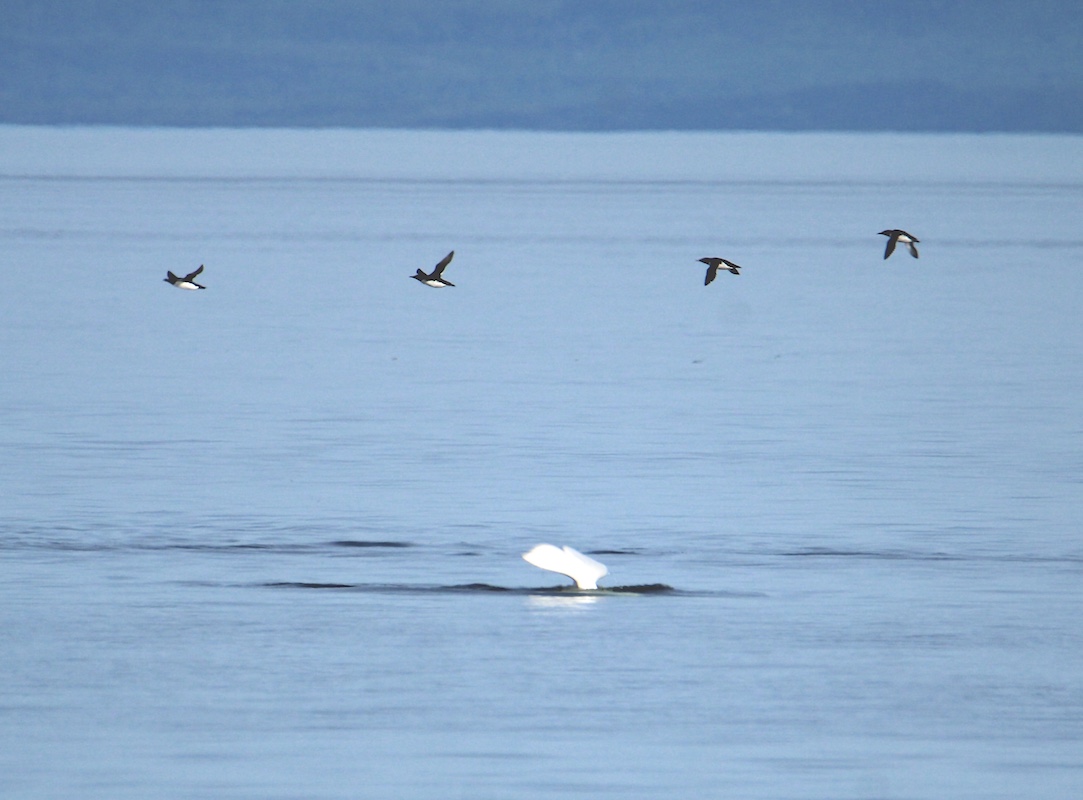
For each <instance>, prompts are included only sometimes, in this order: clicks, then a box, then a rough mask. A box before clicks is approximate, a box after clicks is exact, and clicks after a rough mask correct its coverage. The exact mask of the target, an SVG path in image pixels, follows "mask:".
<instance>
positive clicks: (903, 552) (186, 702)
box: [0, 128, 1083, 799]
mask: <svg viewBox="0 0 1083 800" xmlns="http://www.w3.org/2000/svg"><path fill="white" fill-rule="evenodd" d="M1081 211H1083V139H1080V138H1078V137H1075V138H1073V137H1006V136H890V135H866V136H846V135H752V134H748V135H706V134H704V135H696V134H649V135H631V134H626V135H556V134H514V133H480V132H479V133H409V132H384V133H376V132H345V131H323V132H288V131H257V132H240V131H132V130H120V129H85V130H80V129H71V130H63V129H52V130H50V129H35V128H0V264H2V269H3V273H2V274H3V280H4V291H3V292H2V293H0V420H2V426H0V675H2V676H3V682H2V684H3V688H2V690H0V794H3V796H4V797H12V798H54V797H83V798H93V797H101V798H147V797H162V798H216V799H218V798H358V797H363V798H370V797H371V798H385V797H395V798H547V797H614V798H657V797H718V798H723V797H725V798H729V797H741V798H930V799H931V798H1019V797H1043V798H1076V797H1079V796H1081V794H1083V614H1081V606H1083V530H1081V521H1083V399H1081V398H1083V359H1081V357H1080V353H1081V351H1083V315H1081V314H1080V312H1079V308H1080V302H1081V300H1083V233H1081V228H1080V218H1081V216H1080V215H1081ZM894 227H900V228H905V229H907V230H909V231H911V232H913V233H914V234H916V235H917V236H918V237H919V238H920V239H921V240H922V241H921V245H920V248H921V258H920V259H919V260H914V259H912V258H910V256H909V255H908V254H907V253H906V252H905V251H904V250H899V251H897V252H896V253H895V255H893V256H892V257H891V259H890V260H888V261H884V260H883V257H882V256H883V250H884V237H881V236H877V235H876V233H877V231H880V230H882V229H884V228H894ZM452 249H454V250H455V251H456V255H455V259H454V260H453V261H452V263H451V265H450V267H449V268H448V270H447V272H446V273H445V275H446V277H447V278H449V279H450V280H451V281H453V282H454V283H455V284H456V287H455V288H454V289H447V290H441V291H437V290H432V289H429V288H427V287H424V286H421V285H420V284H418V283H417V282H415V281H412V280H410V278H409V276H410V275H412V274H413V272H414V270H415V269H417V268H418V267H421V268H423V269H428V268H429V267H431V266H432V265H434V264H435V263H436V262H437V261H438V260H439V259H440V258H441V257H442V256H443V255H444V254H445V253H447V252H448V251H449V250H452ZM707 255H719V256H723V257H725V258H728V259H730V260H732V261H736V262H737V263H739V264H741V265H742V266H743V267H744V270H743V272H742V274H741V275H740V276H733V275H730V274H728V273H724V274H722V275H720V276H719V278H718V279H717V280H716V281H715V283H713V284H712V285H711V286H709V287H704V286H703V274H704V269H703V266H702V265H701V264H699V263H697V259H698V258H700V257H702V256H707ZM201 263H202V264H205V265H206V270H205V272H204V273H203V275H202V276H201V280H202V282H204V283H205V284H206V285H207V286H208V289H207V290H206V291H204V292H181V291H177V290H175V289H173V288H172V287H170V286H168V285H167V284H166V283H163V281H162V278H163V277H164V276H165V272H166V270H167V269H169V270H172V271H173V272H175V273H181V274H183V273H185V272H189V271H191V270H192V269H195V267H197V266H198V265H199V264H201ZM543 541H548V542H553V543H556V544H569V545H572V546H573V547H577V548H579V549H581V550H584V551H586V552H590V553H593V554H594V557H595V558H598V559H599V560H601V561H603V562H605V563H606V564H607V565H608V566H609V569H610V573H611V574H610V576H609V577H608V578H606V579H605V580H603V585H605V586H608V587H610V588H611V589H612V588H620V587H632V589H631V590H629V591H615V592H610V593H602V594H598V595H591V596H583V595H577V594H575V593H571V592H567V591H563V590H562V589H561V588H560V587H562V586H563V585H564V584H566V583H567V581H565V580H564V579H562V578H560V577H559V576H555V575H552V574H549V573H544V572H541V571H539V570H537V569H535V568H533V567H531V566H529V565H527V564H526V563H525V562H523V561H522V560H521V558H520V554H521V553H523V552H525V551H526V550H527V549H529V548H530V547H531V546H533V545H534V544H537V543H538V542H543Z"/></svg>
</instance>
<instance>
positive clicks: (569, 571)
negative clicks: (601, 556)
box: [523, 544, 609, 590]
mask: <svg viewBox="0 0 1083 800" xmlns="http://www.w3.org/2000/svg"><path fill="white" fill-rule="evenodd" d="M523 560H524V561H526V562H527V563H528V564H533V565H534V566H535V567H538V568H539V569H545V570H549V571H550V572H558V573H560V574H561V575H567V576H568V577H569V578H571V579H572V580H573V581H575V585H576V587H577V588H579V589H587V590H591V589H597V588H598V579H599V578H602V577H605V576H606V575H608V574H609V570H608V569H607V568H606V566H605V564H602V563H601V562H600V561H595V560H594V559H593V558H591V557H590V556H585V555H583V554H582V553H580V552H579V551H578V550H574V549H572V548H571V547H568V546H567V545H565V546H564V547H557V546H556V545H555V544H539V545H538V546H537V547H535V548H534V549H533V550H531V551H530V552H529V553H523Z"/></svg>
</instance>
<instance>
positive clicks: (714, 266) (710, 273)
mask: <svg viewBox="0 0 1083 800" xmlns="http://www.w3.org/2000/svg"><path fill="white" fill-rule="evenodd" d="M716 275H718V262H716V261H712V262H711V264H710V266H708V267H707V276H706V277H705V278H704V279H703V285H704V286H707V285H708V284H710V282H711V281H713V280H714V279H715V276H716Z"/></svg>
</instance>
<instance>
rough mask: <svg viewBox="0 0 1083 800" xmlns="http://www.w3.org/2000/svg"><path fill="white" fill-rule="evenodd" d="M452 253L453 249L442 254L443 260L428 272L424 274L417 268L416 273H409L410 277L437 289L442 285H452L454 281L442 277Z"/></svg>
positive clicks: (453, 253)
mask: <svg viewBox="0 0 1083 800" xmlns="http://www.w3.org/2000/svg"><path fill="white" fill-rule="evenodd" d="M454 255H455V251H454V250H452V251H451V252H450V253H448V254H447V255H446V256H444V258H443V260H442V261H441V262H440V263H439V264H437V265H436V266H435V267H433V268H432V272H431V273H430V274H428V275H426V274H425V273H424V272H422V271H421V270H418V271H417V274H416V275H411V276H410V277H411V278H413V279H414V280H415V281H421V282H422V283H423V284H425V285H426V286H433V287H435V288H437V289H439V288H441V287H443V286H454V285H455V284H454V283H452V282H451V281H446V280H444V279H443V277H442V275H443V272H444V267H446V266H447V265H448V264H450V263H451V259H452V257H453V256H454Z"/></svg>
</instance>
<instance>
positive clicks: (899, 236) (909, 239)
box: [880, 228, 921, 259]
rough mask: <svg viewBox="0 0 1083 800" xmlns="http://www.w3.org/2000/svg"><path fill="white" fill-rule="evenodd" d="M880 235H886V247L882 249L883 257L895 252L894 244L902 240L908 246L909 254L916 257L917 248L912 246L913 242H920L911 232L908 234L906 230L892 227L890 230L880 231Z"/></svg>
mask: <svg viewBox="0 0 1083 800" xmlns="http://www.w3.org/2000/svg"><path fill="white" fill-rule="evenodd" d="M880 236H886V237H887V249H886V250H884V258H885V259H886V258H887V257H888V256H889V255H891V254H892V253H894V252H895V245H897V244H898V243H899V242H902V243H903V244H905V245H906V246H907V247H909V248H910V255H912V256H913V257H914V258H917V257H918V249H917V247H915V246H914V244H915V242H920V241H921V240H920V239H918V237H916V236H914V235H913V234H909V233H907V232H906V231H900V230H898V229H897V228H892V229H891V230H887V231H880Z"/></svg>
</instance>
